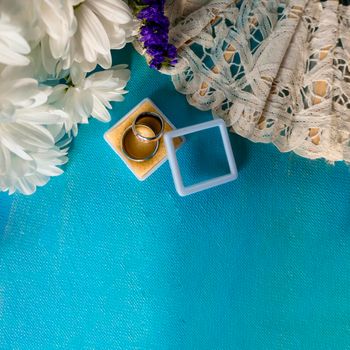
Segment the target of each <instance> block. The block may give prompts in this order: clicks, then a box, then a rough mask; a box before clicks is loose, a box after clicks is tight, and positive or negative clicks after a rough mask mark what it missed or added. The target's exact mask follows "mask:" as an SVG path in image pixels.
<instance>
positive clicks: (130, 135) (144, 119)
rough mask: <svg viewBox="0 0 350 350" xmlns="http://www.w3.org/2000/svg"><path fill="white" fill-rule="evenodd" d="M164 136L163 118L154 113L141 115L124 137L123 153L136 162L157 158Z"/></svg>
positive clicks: (125, 132)
mask: <svg viewBox="0 0 350 350" xmlns="http://www.w3.org/2000/svg"><path fill="white" fill-rule="evenodd" d="M163 134H164V120H163V118H162V117H161V116H160V115H159V114H157V113H153V112H144V113H141V114H139V115H138V116H137V117H136V118H135V120H134V121H133V123H132V125H131V126H129V127H128V128H127V129H126V130H125V131H124V134H123V137H122V151H123V153H124V155H125V156H126V157H127V158H128V159H130V160H132V161H134V162H144V161H146V160H149V159H151V158H153V157H154V156H155V154H156V153H157V151H158V148H159V140H160V138H161V137H162V136H163Z"/></svg>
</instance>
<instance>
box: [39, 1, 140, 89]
mask: <svg viewBox="0 0 350 350" xmlns="http://www.w3.org/2000/svg"><path fill="white" fill-rule="evenodd" d="M32 1H34V2H33V4H34V6H35V8H36V11H37V18H38V21H39V22H40V26H41V27H42V30H43V32H45V33H46V35H45V36H44V37H43V38H42V40H41V42H40V45H41V50H42V59H43V65H44V67H45V68H46V69H47V70H48V71H49V73H51V74H52V73H54V72H53V70H55V71H58V70H60V69H63V70H66V69H70V68H71V67H75V70H79V69H80V70H83V71H84V72H90V71H92V70H93V69H94V68H95V67H96V65H97V64H99V65H100V66H101V67H103V68H105V69H107V68H110V67H111V65H112V57H111V49H121V48H123V47H124V46H125V44H126V43H127V42H129V41H131V40H132V37H133V36H134V35H135V34H136V31H137V26H138V22H137V21H136V20H135V19H134V18H133V15H132V12H131V9H130V8H129V6H128V5H127V4H126V3H125V2H124V1H123V0H64V1H62V0H32ZM53 60H56V66H53V64H52V63H53ZM73 81H74V82H77V81H76V80H75V79H74V77H73Z"/></svg>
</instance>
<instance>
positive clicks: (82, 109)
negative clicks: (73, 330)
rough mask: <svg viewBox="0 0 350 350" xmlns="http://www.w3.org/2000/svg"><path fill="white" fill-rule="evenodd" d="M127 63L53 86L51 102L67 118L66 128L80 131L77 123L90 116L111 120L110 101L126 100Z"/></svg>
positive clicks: (128, 76)
mask: <svg viewBox="0 0 350 350" xmlns="http://www.w3.org/2000/svg"><path fill="white" fill-rule="evenodd" d="M126 67H127V66H126V65H118V66H114V67H112V69H109V70H105V71H101V72H96V73H93V74H91V75H90V76H88V77H87V78H85V79H80V82H79V84H78V85H66V84H59V85H57V86H55V87H54V89H53V93H52V95H51V96H50V98H49V101H50V103H51V104H52V105H54V106H55V107H57V108H60V109H62V110H63V111H64V112H65V113H66V114H67V115H68V119H66V121H65V127H66V131H67V132H68V131H70V130H72V131H73V134H74V135H76V134H77V130H78V128H77V127H78V124H79V123H87V122H88V119H89V117H90V116H92V117H94V118H96V119H98V120H100V121H103V122H108V121H110V119H111V116H110V114H109V112H108V110H107V108H108V109H111V108H112V106H111V104H110V102H112V101H115V102H119V101H123V100H124V96H123V95H124V94H125V93H127V91H125V90H124V88H125V86H126V84H127V82H128V81H129V79H130V71H129V69H126Z"/></svg>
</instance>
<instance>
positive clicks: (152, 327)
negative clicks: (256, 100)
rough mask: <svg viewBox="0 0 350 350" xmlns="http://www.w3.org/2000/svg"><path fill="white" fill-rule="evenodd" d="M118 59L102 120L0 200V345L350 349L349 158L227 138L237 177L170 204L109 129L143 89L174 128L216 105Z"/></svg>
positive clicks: (166, 192) (125, 57)
mask: <svg viewBox="0 0 350 350" xmlns="http://www.w3.org/2000/svg"><path fill="white" fill-rule="evenodd" d="M116 61H118V62H126V63H129V64H130V65H131V68H132V79H131V81H130V83H129V85H128V88H129V90H130V93H129V94H128V95H127V97H126V101H125V102H124V103H119V104H115V105H114V109H113V112H112V115H113V118H112V119H113V120H112V122H111V123H110V124H109V125H108V124H107V125H106V124H102V123H100V122H97V121H91V123H90V124H89V125H84V126H82V127H81V128H80V131H79V135H78V138H77V139H76V140H75V142H74V146H73V148H72V150H71V152H70V162H69V163H68V164H67V165H66V166H65V173H64V175H62V176H60V177H58V178H54V179H52V180H51V182H50V183H49V184H48V185H47V186H46V187H44V188H40V189H38V191H37V192H36V193H35V194H34V195H33V196H30V197H24V196H21V195H14V196H12V197H8V196H7V194H4V193H2V194H0V239H1V240H0V348H1V349H53V348H59V349H64V348H65V349H254V350H256V349H317V350H321V349H350V292H349V288H350V259H349V257H350V197H349V194H350V173H349V168H348V167H347V166H346V165H345V164H336V165H335V166H332V165H328V164H326V163H325V162H324V161H321V160H319V161H311V160H307V159H303V158H300V157H298V156H296V155H295V154H292V153H290V154H281V153H279V152H278V151H277V149H276V148H275V147H274V146H272V145H262V144H254V143H251V142H249V141H247V140H244V139H242V138H240V137H239V136H237V135H231V140H232V145H233V149H234V153H235V155H236V160H237V164H238V168H239V178H238V180H237V181H235V182H232V183H230V184H227V185H224V186H221V187H218V188H215V189H211V190H209V191H206V192H202V193H199V194H195V195H192V196H189V197H185V198H181V197H179V196H178V195H177V193H176V191H175V189H174V186H173V182H172V177H171V173H170V169H169V165H168V164H167V163H166V164H164V165H163V166H162V167H161V168H160V169H159V170H158V171H157V172H156V173H155V174H153V175H152V176H151V177H150V178H149V179H148V180H147V181H146V182H138V181H137V180H136V178H135V177H134V176H133V175H132V174H131V173H130V171H129V170H128V169H127V168H126V167H125V166H124V164H123V163H122V161H121V160H120V159H119V158H118V157H117V156H116V155H115V154H114V153H113V151H112V150H111V149H110V148H109V146H108V145H107V144H106V143H105V141H104V140H103V133H104V132H105V131H106V130H107V129H108V128H109V127H110V126H111V125H113V124H114V123H115V122H116V121H117V120H119V119H120V118H121V117H122V116H123V115H124V114H125V113H126V112H127V111H129V110H130V109H131V108H132V107H133V106H134V105H136V104H137V103H138V102H139V101H140V100H141V99H143V98H144V97H147V96H149V97H151V98H152V99H153V100H154V101H155V103H156V104H157V105H158V106H159V107H160V109H161V110H163V111H164V112H165V114H166V115H167V116H169V118H170V119H171V121H172V122H173V123H174V124H175V125H176V126H177V127H182V126H186V125H190V124H194V123H197V122H201V121H205V120H209V119H210V118H211V115H210V113H209V112H200V111H197V110H196V109H194V108H192V107H190V106H189V105H188V104H187V102H186V99H185V97H184V96H182V95H180V94H178V93H177V92H175V91H174V88H173V86H172V83H171V81H170V78H169V77H167V76H163V75H160V74H158V73H157V72H155V71H153V70H150V69H149V68H148V67H147V66H146V64H145V62H144V60H143V58H141V57H139V56H138V55H137V54H136V53H134V52H132V50H131V48H130V47H128V48H126V49H125V50H123V52H122V53H120V52H119V53H118V56H117V57H116ZM209 147H210V140H208V141H207V142H204V143H203V149H204V150H205V149H206V148H207V149H208V148H209ZM186 171H189V170H188V169H185V172H186Z"/></svg>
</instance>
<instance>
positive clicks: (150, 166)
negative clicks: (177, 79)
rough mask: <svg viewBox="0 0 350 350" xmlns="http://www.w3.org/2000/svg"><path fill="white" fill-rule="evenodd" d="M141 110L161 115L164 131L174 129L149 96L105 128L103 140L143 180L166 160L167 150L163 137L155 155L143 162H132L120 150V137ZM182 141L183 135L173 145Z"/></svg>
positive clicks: (178, 144)
mask: <svg viewBox="0 0 350 350" xmlns="http://www.w3.org/2000/svg"><path fill="white" fill-rule="evenodd" d="M143 112H154V113H158V114H159V115H161V116H162V117H163V119H164V124H165V125H164V133H166V132H168V131H172V130H175V127H174V125H173V124H172V123H171V122H170V121H169V119H168V118H167V117H166V116H165V115H164V114H163V113H162V111H161V110H160V109H159V108H158V107H157V106H156V105H155V104H154V102H153V101H151V100H150V99H149V98H146V99H144V100H142V101H141V102H140V103H139V104H138V105H137V106H136V107H134V108H133V109H132V110H131V111H130V112H129V113H128V114H126V115H125V116H124V117H123V118H122V119H121V120H120V121H119V122H118V123H117V124H115V125H114V126H113V127H112V128H110V129H109V130H107V131H106V132H105V134H104V138H105V140H106V141H107V142H108V144H109V145H110V146H111V147H112V149H113V150H114V151H115V152H116V153H117V154H118V156H119V157H120V158H121V159H122V160H123V161H124V163H125V164H126V165H127V167H128V168H129V169H130V170H131V171H132V172H133V173H134V175H135V176H136V177H137V178H138V179H139V180H140V181H143V180H145V179H147V177H149V176H150V175H151V174H152V173H153V172H155V171H156V170H157V169H158V168H159V167H160V166H161V165H162V164H163V163H164V162H165V161H166V160H167V151H166V148H165V145H164V139H163V137H162V138H161V139H160V141H159V149H158V151H157V153H156V154H155V156H154V157H153V158H152V159H150V160H147V161H144V162H134V161H132V160H130V159H128V158H126V157H125V155H124V154H123V151H122V137H123V133H124V131H125V130H126V129H127V128H128V127H129V126H130V125H131V124H132V123H133V121H134V119H135V118H136V117H137V116H138V115H139V114H140V113H143ZM183 142H184V138H183V137H177V138H175V139H174V146H175V148H176V149H178V148H179V147H180V145H181V144H182V143H183Z"/></svg>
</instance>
